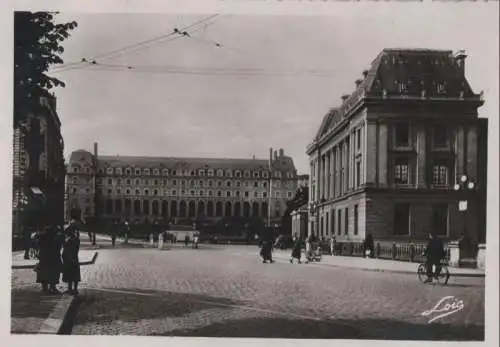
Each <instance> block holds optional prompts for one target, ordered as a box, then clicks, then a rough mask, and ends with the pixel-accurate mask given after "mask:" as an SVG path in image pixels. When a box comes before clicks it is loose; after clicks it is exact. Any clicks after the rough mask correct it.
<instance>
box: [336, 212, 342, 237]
mask: <svg viewBox="0 0 500 347" xmlns="http://www.w3.org/2000/svg"><path fill="white" fill-rule="evenodd" d="M337 234H339V235H340V234H342V210H340V209H339V210H337Z"/></svg>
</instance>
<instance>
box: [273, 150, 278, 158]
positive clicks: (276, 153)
mask: <svg viewBox="0 0 500 347" xmlns="http://www.w3.org/2000/svg"><path fill="white" fill-rule="evenodd" d="M274 159H278V151H274Z"/></svg>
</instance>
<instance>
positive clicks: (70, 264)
mask: <svg viewBox="0 0 500 347" xmlns="http://www.w3.org/2000/svg"><path fill="white" fill-rule="evenodd" d="M79 251H80V232H79V230H78V225H77V223H76V221H74V222H73V223H71V224H70V225H69V226H68V227H67V228H66V230H65V231H64V245H63V253H62V260H63V266H62V268H63V271H62V272H63V278H62V280H63V282H65V283H67V285H68V290H67V291H66V293H69V294H72V295H75V296H76V295H78V283H79V282H80V281H81V275H80V261H79V259H78V252H79Z"/></svg>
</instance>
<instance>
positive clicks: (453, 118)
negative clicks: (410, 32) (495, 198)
mask: <svg viewBox="0 0 500 347" xmlns="http://www.w3.org/2000/svg"><path fill="white" fill-rule="evenodd" d="M465 57H466V56H465V54H464V53H463V52H459V54H455V55H454V54H452V52H451V51H437V50H402V49H385V50H383V51H382V52H381V53H380V54H379V55H378V56H377V57H376V59H375V60H374V61H373V63H372V66H371V68H370V69H369V70H366V71H364V72H363V79H360V80H357V81H356V90H355V92H354V93H352V94H350V95H346V96H343V97H342V105H341V106H339V107H338V108H335V109H332V110H331V111H330V112H329V113H328V114H327V115H326V116H325V118H324V120H323V122H322V124H321V127H320V129H319V130H318V133H317V135H316V137H315V139H314V141H313V142H312V143H311V144H310V145H309V146H308V148H307V154H308V155H309V158H310V173H311V174H310V182H309V186H310V194H311V201H315V202H317V206H318V207H317V209H316V210H315V211H314V213H312V214H311V215H310V217H309V233H311V232H314V233H317V234H319V235H320V236H325V237H329V236H330V235H332V234H335V235H337V236H336V238H337V240H338V241H347V240H350V241H361V240H363V239H364V238H365V237H366V235H367V234H372V235H373V237H374V238H375V239H378V240H395V241H417V242H418V241H424V240H425V239H426V238H427V236H428V234H429V232H433V233H436V234H437V235H439V236H441V237H443V238H444V239H458V238H460V237H461V235H462V234H466V235H467V236H468V237H470V238H471V240H472V241H473V242H475V243H476V244H477V243H478V242H481V241H483V242H484V235H485V231H484V228H485V217H486V215H485V210H486V200H485V197H486V150H487V148H486V143H487V122H486V120H484V119H480V118H478V113H477V109H478V108H479V107H480V106H481V105H482V104H483V103H484V101H483V100H482V95H479V94H475V93H474V92H473V91H472V89H471V88H470V86H469V84H468V82H467V80H466V78H465V75H464V65H465ZM462 175H467V177H469V179H471V180H473V181H474V182H475V183H476V189H475V190H474V191H473V192H468V193H464V192H457V191H455V190H454V185H455V184H456V183H457V180H458V178H459V177H460V176H462ZM465 194H467V195H465ZM464 199H466V200H468V201H469V209H468V211H467V212H465V213H464V212H459V211H458V201H459V200H464Z"/></svg>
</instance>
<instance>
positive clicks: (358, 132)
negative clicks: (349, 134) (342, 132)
mask: <svg viewBox="0 0 500 347" xmlns="http://www.w3.org/2000/svg"><path fill="white" fill-rule="evenodd" d="M356 148H357V149H358V151H359V150H360V149H361V129H358V130H357V131H356Z"/></svg>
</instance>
